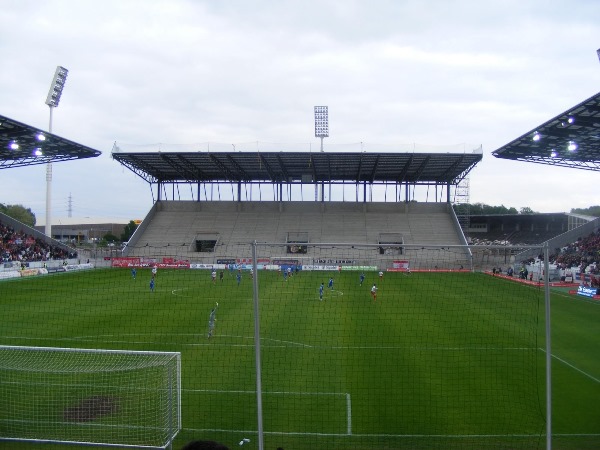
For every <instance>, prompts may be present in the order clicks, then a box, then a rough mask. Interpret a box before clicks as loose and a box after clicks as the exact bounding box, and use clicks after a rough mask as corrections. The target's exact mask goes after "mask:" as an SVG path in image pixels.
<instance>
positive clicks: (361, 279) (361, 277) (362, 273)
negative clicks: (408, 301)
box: [360, 272, 365, 286]
mask: <svg viewBox="0 0 600 450" xmlns="http://www.w3.org/2000/svg"><path fill="white" fill-rule="evenodd" d="M364 281H365V274H364V272H361V274H360V285H361V286H362V284H363V282H364Z"/></svg>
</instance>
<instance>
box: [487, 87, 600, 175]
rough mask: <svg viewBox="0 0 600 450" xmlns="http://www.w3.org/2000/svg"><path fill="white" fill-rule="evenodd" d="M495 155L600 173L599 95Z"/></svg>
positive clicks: (544, 124)
mask: <svg viewBox="0 0 600 450" xmlns="http://www.w3.org/2000/svg"><path fill="white" fill-rule="evenodd" d="M570 145H571V147H570V148H571V149H569V146H570ZM575 147H576V148H575ZM492 155H494V156H495V157H497V158H504V159H512V160H517V161H528V162H534V163H539V164H547V165H552V166H565V167H572V168H577V169H585V170H600V93H598V94H596V95H594V96H593V97H590V98H588V99H587V100H584V101H583V102H581V103H579V104H578V105H575V106H573V107H572V108H569V109H568V110H567V111H565V112H563V113H562V114H559V115H558V116H556V117H554V118H552V119H550V120H548V121H547V122H545V123H543V124H541V125H540V126H538V127H536V128H534V129H533V130H531V131H528V132H527V133H525V134H524V135H523V136H520V137H518V138H517V139H515V140H514V141H512V142H509V143H508V144H506V145H504V146H502V147H500V148H499V149H498V150H496V151H494V152H492Z"/></svg>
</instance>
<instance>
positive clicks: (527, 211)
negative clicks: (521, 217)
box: [519, 206, 536, 214]
mask: <svg viewBox="0 0 600 450" xmlns="http://www.w3.org/2000/svg"><path fill="white" fill-rule="evenodd" d="M519 214H536V212H535V211H534V210H533V209H531V208H530V207H529V206H523V207H522V208H521V210H520V211H519Z"/></svg>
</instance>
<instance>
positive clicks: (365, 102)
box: [0, 0, 600, 223]
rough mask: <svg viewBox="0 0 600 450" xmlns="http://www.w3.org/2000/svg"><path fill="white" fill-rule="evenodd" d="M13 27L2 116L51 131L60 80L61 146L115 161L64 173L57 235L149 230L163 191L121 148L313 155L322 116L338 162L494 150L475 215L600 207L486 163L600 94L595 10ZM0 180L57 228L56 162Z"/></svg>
mask: <svg viewBox="0 0 600 450" xmlns="http://www.w3.org/2000/svg"><path fill="white" fill-rule="evenodd" d="M0 19H1V23H2V24H3V26H2V28H1V29H0V51H1V54H2V56H3V60H4V64H3V69H2V70H1V71H0V81H1V86H2V88H1V89H0V105H2V110H1V112H0V114H2V115H5V116H7V117H10V118H11V119H15V120H18V121H20V122H23V123H26V124H28V125H33V126H36V127H40V128H42V129H48V125H49V108H48V107H47V106H46V105H45V103H44V101H45V99H46V95H47V93H48V89H49V87H50V83H51V80H52V76H53V74H54V70H55V69H56V66H58V65H61V66H64V67H66V68H67V69H68V70H69V76H68V79H67V83H66V87H65V90H64V92H63V96H62V99H61V102H60V105H59V107H58V108H56V109H55V110H54V114H53V132H54V133H55V134H58V135H59V136H62V137H65V138H67V139H70V140H72V141H75V142H78V143H80V144H83V145H86V146H88V147H91V148H93V149H96V150H100V151H101V152H102V156H100V157H99V158H91V159H87V160H82V161H72V162H62V163H56V164H53V183H52V204H53V212H52V218H53V222H54V223H58V222H57V221H58V220H59V218H60V217H66V216H67V215H68V212H69V210H71V213H72V216H73V217H112V218H121V219H137V218H143V217H144V216H145V215H146V213H147V211H148V210H149V209H150V207H151V206H152V202H153V194H152V192H151V189H150V187H149V185H148V184H147V183H146V182H145V181H144V180H142V179H141V178H139V177H138V176H137V175H134V174H133V173H132V172H131V171H129V170H128V169H126V168H124V167H123V166H121V165H120V164H119V163H117V162H116V161H114V160H113V159H112V158H111V150H112V148H113V143H114V142H115V141H116V142H117V143H118V144H119V145H120V146H121V147H122V148H123V149H124V150H131V149H136V148H139V147H138V146H143V145H146V144H153V145H151V146H149V147H148V149H152V148H158V145H157V144H158V143H165V144H171V145H175V144H180V147H179V148H189V149H204V148H206V146H207V144H206V143H211V145H214V146H218V144H222V145H223V146H224V148H227V149H228V150H229V149H232V147H231V145H232V144H234V145H236V146H237V148H238V149H239V148H245V147H248V146H249V145H250V144H248V143H256V142H258V144H252V145H256V146H257V147H261V148H263V149H267V150H273V148H274V147H275V148H281V149H282V150H286V149H290V150H297V149H298V148H304V149H307V151H308V149H312V150H315V149H316V148H318V146H319V141H318V140H317V139H316V138H315V137H314V124H313V106H315V105H328V106H329V122H330V137H329V138H326V139H325V150H326V151H327V150H330V151H343V150H345V149H346V148H348V149H350V148H352V149H355V148H357V147H358V148H360V142H362V143H363V148H364V149H365V150H366V151H369V150H373V151H375V150H379V151H381V150H382V149H385V151H395V150H396V149H398V151H407V150H406V149H407V148H410V147H411V146H412V148H414V149H416V151H419V150H423V151H444V152H445V151H451V152H455V151H468V152H470V151H471V150H472V149H473V148H477V147H479V146H481V147H482V149H483V161H482V162H480V163H479V164H478V165H477V166H476V167H475V169H474V170H473V171H472V172H471V174H470V197H469V200H470V202H471V203H477V202H480V203H486V204H489V205H505V206H507V207H511V206H512V207H516V208H517V209H519V208H521V207H530V208H532V209H533V210H535V211H538V212H568V211H570V210H571V208H582V207H583V208H585V207H588V206H591V205H597V204H599V203H600V198H599V195H598V191H597V186H598V176H599V175H598V173H597V172H591V171H585V170H578V169H568V168H559V167H552V166H546V165H540V164H533V163H526V162H511V161H506V160H502V159H497V158H495V157H493V156H492V155H491V153H492V152H493V151H494V150H496V149H498V148H499V147H501V146H502V145H505V144H507V143H508V142H510V141H512V140H513V139H515V138H517V137H519V136H521V135H522V134H524V133H526V132H527V131H530V130H532V129H534V128H535V127H536V126H538V125H540V124H541V123H543V122H545V121H546V120H548V119H550V118H552V117H554V116H556V115H558V114H560V113H562V112H563V111H565V110H566V109H568V108H570V107H572V106H574V105H576V104H578V103H580V102H581V101H583V100H585V99H586V98H588V97H590V96H592V95H595V94H596V93H597V92H598V91H600V62H599V61H598V57H597V55H596V49H597V48H599V47H600V20H599V19H600V2H599V1H598V0H572V1H569V2H566V1H564V0H560V1H557V0H502V1H494V2H492V1H490V2H488V1H482V0H462V1H451V0H414V1H407V0H368V1H366V0H364V1H358V0H337V1H329V0H320V1H312V0H302V1H275V0H271V1H266V0H264V1H263V0H234V1H231V0H229V1H228V0H222V1H217V0H212V1H208V0H204V1H200V0H189V1H183V0H169V1H152V0H139V1H128V0H118V1H117V0H102V1H98V0H91V1H89V0H77V1H74V0H64V1H60V0H45V1H39V0H2V8H0ZM272 143H277V144H280V145H277V146H272ZM250 146H251V145H250ZM142 148H145V147H142ZM432 149H433V150H432ZM0 183H1V186H2V195H1V196H0V203H4V204H22V205H24V206H25V207H29V208H31V209H32V210H33V212H34V213H35V214H36V217H37V219H38V223H39V222H43V221H44V220H45V205H46V167H45V166H44V165H40V166H32V167H26V168H15V169H8V170H1V171H0ZM430 200H431V199H430Z"/></svg>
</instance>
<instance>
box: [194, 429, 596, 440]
mask: <svg viewBox="0 0 600 450" xmlns="http://www.w3.org/2000/svg"><path fill="white" fill-rule="evenodd" d="M184 430H186V431H193V432H212V433H216V432H221V433H246V434H256V433H257V431H256V430H227V429H222V428H184ZM264 433H265V434H268V435H273V436H275V435H277V436H326V437H344V436H349V435H348V434H346V433H310V432H306V431H265V432H264ZM538 436H545V434H352V437H354V438H361V437H368V438H408V439H414V438H423V439H428V438H438V439H439V438H443V439H481V438H507V437H514V438H531V437H538ZM552 436H560V437H599V436H600V434H598V433H573V434H562V433H561V434H559V433H552Z"/></svg>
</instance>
